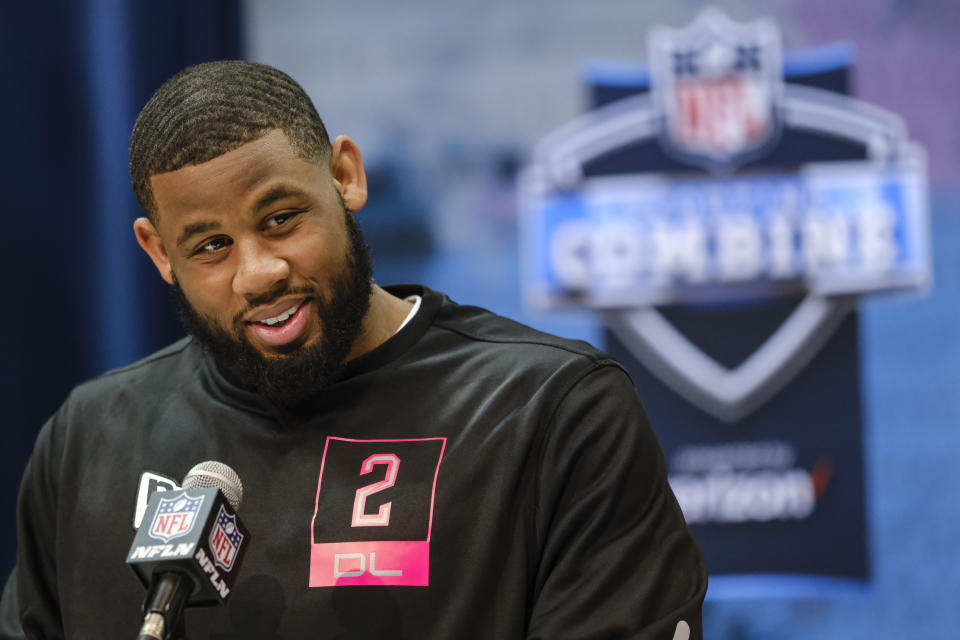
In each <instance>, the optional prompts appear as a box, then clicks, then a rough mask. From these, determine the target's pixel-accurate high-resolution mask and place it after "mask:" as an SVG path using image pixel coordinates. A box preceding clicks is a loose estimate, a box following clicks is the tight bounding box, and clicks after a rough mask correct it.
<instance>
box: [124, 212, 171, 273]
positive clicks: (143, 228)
mask: <svg viewBox="0 0 960 640" xmlns="http://www.w3.org/2000/svg"><path fill="white" fill-rule="evenodd" d="M133 233H134V235H136V236H137V242H139V243H140V248H141V249H143V250H144V251H145V252H146V253H147V255H148V256H150V259H151V260H153V264H154V266H155V267H156V268H157V271H159V272H160V277H161V278H163V279H164V280H166V282H167V284H173V269H171V268H170V258H169V256H167V250H166V248H165V247H164V246H163V241H162V240H161V239H160V234H159V233H157V228H156V227H154V226H153V223H152V222H150V221H149V220H148V219H146V218H137V219H136V220H135V221H134V222H133Z"/></svg>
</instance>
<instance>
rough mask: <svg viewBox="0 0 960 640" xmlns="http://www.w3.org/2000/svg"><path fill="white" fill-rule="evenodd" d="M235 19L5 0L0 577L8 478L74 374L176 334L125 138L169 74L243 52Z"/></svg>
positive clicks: (1, 29) (135, 354)
mask: <svg viewBox="0 0 960 640" xmlns="http://www.w3.org/2000/svg"><path fill="white" fill-rule="evenodd" d="M240 25H241V17H240V9H239V5H238V4H237V3H235V2H230V1H226V0H224V1H222V2H186V1H180V2H151V3H140V2H123V1H120V0H114V1H111V0H76V1H68V0H61V1H59V2H38V3H30V2H17V3H13V2H7V3H3V5H2V8H0V86H2V87H3V92H4V95H5V99H4V100H3V101H2V102H0V121H2V122H3V123H4V127H3V128H4V134H5V138H6V140H7V142H6V143H5V145H4V151H3V161H2V166H3V170H2V171H0V181H2V183H0V194H2V195H0V211H2V216H3V218H2V219H3V222H4V229H3V231H2V235H0V238H2V246H0V273H3V274H6V276H8V278H7V286H6V292H7V293H6V295H5V296H4V299H3V311H2V315H3V318H4V324H5V330H4V331H3V332H2V334H0V335H2V337H0V340H2V343H0V345H2V353H3V354H4V356H5V360H6V362H5V363H4V366H3V367H0V376H2V384H0V394H2V395H0V398H2V402H3V406H4V407H6V410H5V412H4V415H5V419H4V420H5V423H6V424H4V447H3V451H2V453H0V456H2V458H0V460H2V462H3V464H2V465H0V473H2V476H0V478H2V480H0V481H2V486H3V487H4V488H3V490H2V491H0V514H3V517H2V519H0V572H2V574H3V575H4V576H5V575H6V573H7V572H8V571H9V568H10V566H12V563H13V559H14V552H15V548H16V538H15V525H14V509H15V501H16V487H17V486H19V482H20V475H21V473H22V471H23V467H24V465H25V464H26V460H27V457H28V455H29V452H30V450H31V449H32V446H33V441H34V438H35V436H36V433H37V431H38V430H39V428H40V427H41V426H42V425H43V423H44V422H45V421H46V419H47V418H48V417H49V416H50V415H51V414H52V413H53V412H54V411H55V410H56V408H57V407H58V406H59V405H60V403H61V402H62V401H63V399H64V398H65V396H66V394H67V393H68V392H69V390H70V388H71V387H73V386H74V385H76V384H77V383H78V382H80V381H82V380H84V379H86V378H89V377H92V376H93V375H96V374H98V373H101V372H103V371H105V370H106V369H108V368H112V367H116V366H120V365H123V364H126V363H128V362H130V361H132V360H134V359H136V358H139V357H141V356H143V355H146V354H147V353H149V352H151V351H153V350H154V349H156V348H157V347H159V346H161V345H163V344H166V343H168V342H170V341H171V340H173V339H174V338H175V337H177V336H179V335H182V330H181V329H180V327H179V324H178V323H177V320H176V318H175V315H174V312H173V306H172V305H171V304H170V297H169V294H168V293H166V285H164V284H163V282H162V281H161V280H160V278H159V277H158V276H157V274H156V272H155V271H154V269H153V266H152V265H150V264H149V262H148V261H147V260H146V258H145V256H143V254H142V253H141V251H140V249H139V247H137V245H136V242H135V241H134V237H133V231H132V223H133V220H134V219H135V218H136V217H137V216H138V215H140V210H139V207H138V206H137V203H136V200H135V199H134V197H133V192H132V190H131V188H130V179H129V177H128V171H127V153H126V150H127V144H128V140H129V136H130V130H131V128H132V126H133V122H134V120H135V118H136V115H137V113H138V112H139V110H140V108H141V107H142V106H143V104H144V103H145V102H146V101H147V99H148V98H149V97H150V95H151V94H152V93H153V91H154V90H156V88H157V87H158V86H159V85H160V84H161V83H162V82H163V81H164V80H165V79H166V78H168V77H169V76H170V75H172V74H173V73H175V72H176V71H178V70H179V69H181V68H182V67H183V66H185V65H187V64H192V63H196V62H202V61H204V60H212V59H218V58H225V57H237V56H238V55H239V54H240V50H241V43H240V33H241V29H240ZM90 464H109V461H108V460H102V461H98V460H91V461H90ZM104 499H109V496H104Z"/></svg>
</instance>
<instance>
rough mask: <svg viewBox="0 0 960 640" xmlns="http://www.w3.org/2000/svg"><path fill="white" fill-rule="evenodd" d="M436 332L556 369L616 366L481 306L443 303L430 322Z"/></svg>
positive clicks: (584, 346)
mask: <svg viewBox="0 0 960 640" xmlns="http://www.w3.org/2000/svg"><path fill="white" fill-rule="evenodd" d="M434 326H435V327H437V328H438V329H441V330H444V331H447V332H450V333H451V334H454V335H456V336H458V337H459V339H460V340H462V341H464V342H465V343H468V344H470V345H472V347H473V348H477V349H491V350H494V351H497V352H499V354H500V355H501V356H503V357H506V358H508V359H510V360H516V361H518V362H528V363H531V364H534V363H539V364H540V365H541V366H548V367H552V366H558V365H560V364H562V363H569V362H581V363H584V364H587V363H592V364H616V363H615V361H614V360H613V359H612V358H611V357H610V356H609V355H607V354H606V353H604V352H603V351H601V350H599V349H597V348H596V347H594V346H593V345H591V344H589V343H587V342H584V341H582V340H572V339H569V338H564V337H561V336H557V335H553V334H550V333H545V332H543V331H540V330H538V329H535V328H533V327H530V326H528V325H525V324H523V323H520V322H517V321H516V320H512V319H510V318H507V317H505V316H501V315H499V314H497V313H494V312H492V311H489V310H487V309H483V308H481V307H476V306H470V305H460V304H457V303H454V302H451V301H450V300H449V299H445V300H444V304H443V305H442V306H441V308H440V310H439V312H438V313H437V315H436V318H435V320H434Z"/></svg>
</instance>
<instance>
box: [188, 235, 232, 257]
mask: <svg viewBox="0 0 960 640" xmlns="http://www.w3.org/2000/svg"><path fill="white" fill-rule="evenodd" d="M231 244H233V241H232V240H230V238H224V237H218V238H213V239H212V240H208V241H207V242H205V243H203V244H202V245H200V246H199V247H197V250H196V253H197V254H201V253H215V252H217V251H219V250H220V249H223V248H224V247H227V246H229V245H231Z"/></svg>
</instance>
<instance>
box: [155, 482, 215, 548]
mask: <svg viewBox="0 0 960 640" xmlns="http://www.w3.org/2000/svg"><path fill="white" fill-rule="evenodd" d="M201 504H203V496H199V497H197V498H191V497H190V496H188V495H187V494H186V493H182V494H180V495H179V496H174V497H173V498H161V499H160V504H159V506H158V507H157V512H156V514H154V516H153V522H151V523H150V531H149V532H148V534H149V535H150V537H151V538H156V539H158V540H163V541H164V542H170V541H171V540H173V539H174V538H179V537H181V536H185V535H187V534H188V533H190V531H191V530H192V529H193V525H194V524H195V523H196V520H197V512H198V511H199V510H200V505H201Z"/></svg>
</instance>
